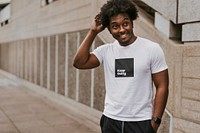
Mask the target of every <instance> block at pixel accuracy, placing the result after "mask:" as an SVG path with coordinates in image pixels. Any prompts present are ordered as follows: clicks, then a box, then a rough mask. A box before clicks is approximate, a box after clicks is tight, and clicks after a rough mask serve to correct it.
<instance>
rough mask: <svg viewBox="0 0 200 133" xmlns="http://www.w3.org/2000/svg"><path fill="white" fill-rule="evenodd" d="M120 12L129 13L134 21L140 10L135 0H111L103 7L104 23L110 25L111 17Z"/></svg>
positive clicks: (101, 12) (102, 21) (102, 19)
mask: <svg viewBox="0 0 200 133" xmlns="http://www.w3.org/2000/svg"><path fill="white" fill-rule="evenodd" d="M120 13H127V14H128V15H129V17H130V19H131V20H132V21H133V20H135V19H137V17H138V10H137V8H136V6H135V4H134V3H133V0H109V1H107V3H106V4H104V5H103V6H102V7H101V11H100V16H101V23H102V25H103V26H104V27H108V26H109V21H110V18H111V17H113V16H116V15H118V14H120Z"/></svg>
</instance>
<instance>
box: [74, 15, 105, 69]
mask: <svg viewBox="0 0 200 133" xmlns="http://www.w3.org/2000/svg"><path fill="white" fill-rule="evenodd" d="M99 20H100V16H99V15H97V16H96V17H95V18H94V20H93V22H92V25H91V28H90V30H89V32H88V34H87V36H86V37H85V39H84V40H83V42H82V43H81V45H80V47H79V49H78V51H77V53H76V55H75V57H74V62H73V66H74V67H76V68H78V69H91V68H95V67H98V66H99V65H100V63H99V61H98V59H97V57H96V56H95V55H93V54H90V48H91V45H92V43H93V41H94V39H95V37H96V36H97V34H98V33H99V32H101V31H103V30H104V27H103V26H102V25H101V23H100V21H99Z"/></svg>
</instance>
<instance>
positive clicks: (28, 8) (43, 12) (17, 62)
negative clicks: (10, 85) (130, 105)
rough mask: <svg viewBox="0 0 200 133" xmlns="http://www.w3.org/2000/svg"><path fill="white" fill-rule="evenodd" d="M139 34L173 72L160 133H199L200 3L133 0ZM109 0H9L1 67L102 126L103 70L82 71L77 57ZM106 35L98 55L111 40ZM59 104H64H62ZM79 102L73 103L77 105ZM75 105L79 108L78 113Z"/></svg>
mask: <svg viewBox="0 0 200 133" xmlns="http://www.w3.org/2000/svg"><path fill="white" fill-rule="evenodd" d="M133 1H134V2H135V3H136V5H137V6H138V10H139V18H138V20H136V21H135V22H134V25H135V26H134V32H135V33H136V35H138V36H141V37H146V38H148V39H150V40H153V41H156V42H158V43H159V44H160V45H161V47H162V48H163V50H164V52H165V55H166V60H167V64H168V66H169V74H170V85H169V90H170V94H169V100H168V103H167V108H166V111H165V115H164V117H163V124H162V126H161V128H160V130H159V132H160V133H165V132H166V133H168V132H170V133H172V132H173V133H198V132H199V131H200V87H199V84H200V67H199V66H200V52H199V51H200V33H199V32H200V29H199V28H200V9H199V8H198V7H199V6H200V3H199V1H198V0H190V1H189V0H168V1H166V0H159V1H158V0H133ZM105 2H106V0H5V1H2V2H1V3H0V22H1V26H0V55H1V56H0V69H1V73H6V74H7V75H12V77H14V78H15V79H17V80H19V81H20V82H21V83H23V84H24V85H26V86H27V87H29V88H31V89H33V90H35V91H37V92H39V93H41V94H44V95H45V96H46V97H48V98H51V99H54V100H55V99H56V100H55V101H57V102H58V103H63V102H61V101H62V100H64V102H65V104H67V105H65V106H67V107H68V108H70V109H73V110H75V111H77V110H79V109H80V110H81V111H80V112H78V111H77V113H81V112H82V113H84V114H83V115H85V117H87V118H88V119H90V121H91V123H94V124H96V125H98V123H99V118H100V116H101V111H102V110H103V104H104V94H105V90H104V75H103V68H102V66H101V67H99V68H97V69H92V70H77V69H75V68H74V67H73V66H72V61H73V57H74V55H75V52H76V50H77V48H78V47H79V45H80V43H81V42H82V40H83V39H84V37H85V36H86V34H87V31H88V29H89V27H90V24H91V20H92V18H93V17H94V16H95V14H97V13H98V12H99V8H100V7H101V6H102V5H103V3H105ZM112 41H113V38H112V36H111V35H110V34H109V32H108V31H104V32H103V33H101V34H100V35H99V36H98V37H97V38H96V40H95V42H94V45H93V47H92V49H94V48H95V47H98V46H100V45H102V44H104V43H107V42H112ZM58 99H59V100H58ZM72 103H73V104H72ZM72 106H73V107H72Z"/></svg>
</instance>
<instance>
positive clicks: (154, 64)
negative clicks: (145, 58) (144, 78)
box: [151, 44, 168, 73]
mask: <svg viewBox="0 0 200 133" xmlns="http://www.w3.org/2000/svg"><path fill="white" fill-rule="evenodd" d="M167 68H168V66H167V63H166V60H165V55H164V52H163V50H162V48H161V47H160V46H159V45H158V44H155V47H154V48H153V49H152V52H151V71H152V73H158V72H161V71H163V70H166V69H167Z"/></svg>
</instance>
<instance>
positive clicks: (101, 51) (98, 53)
mask: <svg viewBox="0 0 200 133" xmlns="http://www.w3.org/2000/svg"><path fill="white" fill-rule="evenodd" d="M104 49H105V45H101V46H99V47H97V48H96V49H95V50H94V51H93V52H92V54H94V55H95V56H96V57H97V59H98V60H99V62H100V64H102V63H103V56H104Z"/></svg>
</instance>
